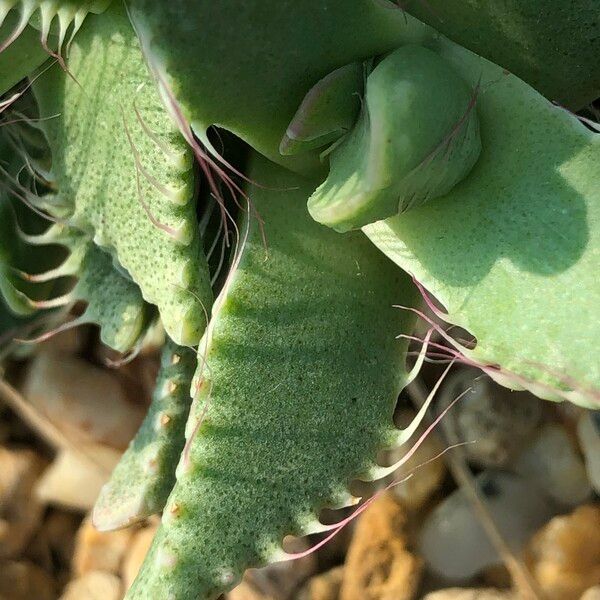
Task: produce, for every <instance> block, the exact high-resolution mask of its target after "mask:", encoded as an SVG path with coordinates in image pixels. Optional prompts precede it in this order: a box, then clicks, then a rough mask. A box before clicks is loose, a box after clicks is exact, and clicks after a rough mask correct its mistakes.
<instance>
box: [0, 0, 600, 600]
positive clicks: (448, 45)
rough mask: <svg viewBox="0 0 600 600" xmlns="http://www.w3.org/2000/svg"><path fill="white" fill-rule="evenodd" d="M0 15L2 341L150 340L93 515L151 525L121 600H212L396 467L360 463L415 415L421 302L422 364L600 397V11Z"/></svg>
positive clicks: (513, 6) (99, 2)
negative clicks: (147, 394)
mask: <svg viewBox="0 0 600 600" xmlns="http://www.w3.org/2000/svg"><path fill="white" fill-rule="evenodd" d="M415 16H416V17H418V18H419V19H421V20H417V18H415ZM0 20H1V21H2V27H1V29H2V43H1V46H0V49H1V50H2V52H1V53H0V84H2V86H3V87H2V92H3V93H4V96H3V99H2V105H1V108H2V118H3V121H2V128H1V129H0V153H1V157H2V163H1V165H0V172H1V175H2V179H1V181H2V189H1V194H2V195H1V197H0V232H1V233H0V277H1V279H0V291H1V295H2V297H3V302H4V304H3V305H2V308H1V311H0V326H1V327H2V331H1V332H0V335H2V336H3V340H4V343H5V344H8V341H9V340H11V339H12V338H13V337H15V336H16V335H17V334H18V333H21V337H23V332H24V331H26V332H27V335H29V336H30V337H31V341H35V339H43V338H44V337H47V336H49V335H51V334H52V333H53V332H55V331H57V330H60V329H63V328H66V327H73V326H76V325H78V324H80V323H85V322H91V323H96V324H97V325H98V326H99V327H100V331H101V338H102V340H103V342H104V343H105V344H107V345H108V346H110V347H112V348H113V349H115V350H117V351H120V352H122V353H125V354H126V353H130V352H135V349H136V348H137V347H139V345H140V344H142V343H143V338H144V335H145V333H146V332H147V331H148V328H149V327H150V326H152V325H153V324H154V323H155V322H156V321H157V320H160V322H161V323H162V326H164V329H165V330H166V332H167V334H168V337H169V341H168V342H167V343H166V345H165V348H164V351H163V358H162V366H161V372H160V374H159V376H158V380H157V384H156V391H155V394H154V398H153V403H152V406H151V408H150V410H149V412H148V415H147V418H146V420H145V421H144V423H143V425H142V427H141V429H140V432H139V434H138V435H137V437H136V438H135V439H134V440H133V441H132V442H131V445H130V447H129V449H128V450H127V452H126V453H125V455H124V456H123V459H122V461H121V463H120V464H119V465H118V466H117V468H116V470H115V472H114V474H113V476H112V478H111V480H110V481H109V483H108V484H107V485H106V486H105V488H104V490H103V492H102V494H101V496H100V498H99V499H98V502H97V505H96V508H95V511H94V522H95V524H96V526H97V527H99V528H100V529H113V528H119V527H123V526H126V525H128V524H131V523H134V522H136V521H139V520H141V519H144V518H146V517H147V516H149V515H151V514H155V513H159V512H161V511H162V524H161V527H160V530H159V532H158V534H157V536H156V539H155V541H154V544H153V546H152V549H151V551H150V553H149V555H148V557H147V558H146V561H145V564H144V566H143V568H142V570H141V572H140V574H139V576H138V578H137V580H136V582H135V583H134V585H133V587H132V588H131V589H130V590H129V593H128V597H129V598H174V599H187V598H190V599H191V598H203V599H208V598H215V597H217V596H218V595H219V594H220V593H221V592H222V591H225V590H227V589H229V588H230V587H232V586H233V585H235V583H236V582H237V581H238V580H239V579H240V577H241V575H242V573H243V571H244V569H246V568H248V567H250V566H258V565H263V564H266V563H268V562H271V561H275V560H280V559H283V558H286V557H287V558H290V556H289V555H286V554H285V552H284V551H283V549H282V540H283V537H284V536H285V535H288V534H291V535H304V534H307V533H311V532H316V531H327V530H328V531H330V532H331V533H332V534H335V532H336V531H337V529H336V527H335V526H333V527H332V526H325V525H322V524H321V523H320V522H319V520H318V515H319V511H320V509H322V508H324V507H343V506H347V505H349V504H351V503H352V502H353V501H354V498H353V497H352V495H351V494H350V492H349V484H350V482H351V481H352V480H355V479H363V480H375V479H378V478H381V477H383V476H384V475H386V474H389V473H391V472H393V470H394V468H395V465H392V466H391V467H389V468H384V467H381V466H379V465H378V464H377V456H378V453H379V452H380V451H381V450H382V449H384V448H386V447H394V446H398V445H400V444H403V443H406V442H407V441H408V440H409V438H410V437H411V436H412V434H413V433H414V431H415V429H416V427H417V425H418V423H419V420H420V418H421V417H422V414H423V411H424V410H425V408H426V406H425V407H424V408H423V410H422V411H421V413H420V415H419V417H417V419H416V420H415V422H414V423H413V424H412V425H411V426H410V427H409V428H408V429H406V430H403V431H400V430H397V429H396V428H395V427H394V424H393V422H392V412H393V409H394V405H395V402H396V399H397V396H398V393H399V391H400V390H401V389H402V388H403V386H405V385H406V384H407V382H408V380H409V379H410V377H412V376H414V373H415V371H416V370H417V369H418V366H419V361H417V366H416V367H415V369H414V370H413V371H412V372H411V374H408V373H407V371H406V364H405V363H406V354H407V343H408V342H407V340H408V338H410V337H411V334H412V332H413V328H414V325H415V319H416V315H417V314H420V310H419V307H420V306H421V304H422V303H423V302H426V303H427V304H429V306H430V308H431V309H432V310H433V312H434V313H436V316H437V321H436V322H435V323H434V322H432V324H431V326H432V330H437V332H438V335H439V336H443V337H444V338H445V345H444V346H443V347H442V346H440V345H439V344H438V343H437V342H430V336H429V334H428V335H427V336H426V338H425V339H424V340H422V342H423V350H422V353H421V355H420V358H421V359H422V358H423V356H425V354H426V353H427V352H429V351H431V352H433V353H434V354H435V355H436V356H438V357H439V355H440V354H444V355H445V356H446V357H447V358H449V359H451V360H458V361H462V362H465V363H468V364H471V365H477V366H479V367H481V369H483V370H484V371H485V372H486V373H488V374H489V375H491V376H492V377H494V378H495V379H496V380H498V381H499V382H501V383H503V384H505V385H507V386H509V387H511V388H518V389H523V388H524V389H528V390H530V391H532V392H533V393H535V394H537V395H539V396H541V397H543V398H546V399H549V400H568V401H571V402H574V403H577V404H580V405H584V406H597V404H598V402H599V401H600V360H599V357H598V352H597V350H596V344H597V340H598V339H599V336H600V329H599V326H598V319H597V310H598V307H599V306H600V280H599V278H598V268H599V264H600V185H599V175H600V138H599V137H597V135H596V134H595V133H594V132H593V131H592V130H591V128H590V127H586V125H585V124H583V123H582V122H581V121H580V120H579V119H578V118H577V117H576V116H574V114H573V113H572V112H571V111H576V110H579V109H581V108H582V107H584V106H585V105H586V104H587V103H589V102H591V101H593V100H594V99H595V98H597V97H598V96H599V95H600V62H599V61H598V56H600V6H599V4H598V2H597V0H576V1H574V2H571V3H564V2H560V1H559V0H534V1H531V2H526V3H522V2H519V1H518V0H509V1H506V2H502V3H494V2H484V1H482V0H475V1H469V2H467V1H464V0H451V1H450V0H428V2H422V1H420V0H414V1H412V2H406V3H403V5H402V6H398V5H396V4H394V3H392V2H388V1H387V0H302V1H298V0H296V1H292V0H277V1H270V0H251V1H248V0H245V1H241V0H220V1H218V2H215V1H210V0H170V1H169V2H159V1H157V0H127V1H126V2H125V5H123V4H122V2H121V1H120V0H112V2H110V1H109V0H54V1H50V0H0ZM446 36H447V37H446ZM474 52H477V54H475V53H474ZM15 86H16V87H15ZM551 101H555V102H554V103H553V102H551ZM242 147H243V148H247V149H248V151H247V153H244V152H243V151H242V152H241V151H240V148H242ZM243 148H242V149H243ZM231 153H234V154H236V156H241V158H239V160H238V159H237V158H236V159H231V160H229V158H228V157H229V156H231ZM246 154H247V156H246ZM233 165H235V166H233ZM432 298H435V299H437V302H436V301H435V300H433V299H432ZM213 299H214V301H213ZM82 304H83V305H84V306H85V309H84V310H83V311H82V310H79V311H78V312H75V313H73V311H72V310H71V309H72V308H73V307H74V306H75V305H77V306H80V305H82ZM440 306H441V307H443V308H438V307H440ZM73 314H76V315H78V316H76V317H75V318H74V320H70V321H66V319H67V315H73ZM421 314H422V313H421ZM440 321H441V322H446V323H451V324H456V325H459V326H461V327H462V328H464V329H466V330H467V331H468V332H469V333H470V334H472V335H473V336H474V339H475V341H476V343H475V345H466V344H464V343H461V342H460V341H458V340H456V339H454V338H452V337H450V335H449V334H448V333H447V332H446V331H445V330H444V329H442V328H441V326H440V325H439V322H440ZM192 348H194V349H195V350H196V352H194V351H193V350H192ZM194 372H195V375H194Z"/></svg>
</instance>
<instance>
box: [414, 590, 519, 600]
mask: <svg viewBox="0 0 600 600" xmlns="http://www.w3.org/2000/svg"><path fill="white" fill-rule="evenodd" d="M423 600H518V598H517V596H516V595H515V594H514V593H513V592H508V591H503V590H496V589H494V588H484V589H469V588H450V589H447V590H438V591H437V592H431V593H429V594H427V595H426V596H424V597H423Z"/></svg>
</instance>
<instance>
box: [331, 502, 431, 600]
mask: <svg viewBox="0 0 600 600" xmlns="http://www.w3.org/2000/svg"><path fill="white" fill-rule="evenodd" d="M405 526H406V514H405V510H404V509H403V507H402V506H401V504H399V502H398V501H397V500H396V499H395V498H394V497H393V495H392V494H390V493H386V494H384V495H383V496H381V497H380V498H379V499H377V500H376V501H375V502H374V503H373V504H372V505H371V506H370V507H369V508H368V509H367V510H366V511H365V512H364V514H363V515H362V516H361V517H360V520H359V522H358V525H357V526H356V531H355V533H354V537H353V539H352V542H351V544H350V548H349V551H348V556H347V558H346V565H345V571H344V579H343V582H342V587H341V592H340V600H411V599H412V598H414V597H415V595H416V592H417V589H418V586H419V583H420V579H421V573H422V570H423V562H422V560H421V559H420V558H417V557H416V556H414V555H413V554H412V553H411V552H410V551H409V550H408V548H407V545H408V543H407V539H406V534H405Z"/></svg>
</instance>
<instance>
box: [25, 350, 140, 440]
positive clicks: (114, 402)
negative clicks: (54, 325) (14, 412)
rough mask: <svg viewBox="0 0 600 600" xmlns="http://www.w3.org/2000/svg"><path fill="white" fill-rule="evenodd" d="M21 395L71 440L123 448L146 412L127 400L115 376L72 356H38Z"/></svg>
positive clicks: (45, 353)
mask: <svg viewBox="0 0 600 600" xmlns="http://www.w3.org/2000/svg"><path fill="white" fill-rule="evenodd" d="M23 395H24V396H25V397H26V398H27V400H28V401H29V402H30V403H31V404H32V406H33V407H34V408H35V409H36V410H38V411H39V412H40V413H41V414H42V415H43V416H44V417H45V418H47V419H48V420H49V421H51V422H52V423H53V424H54V425H55V426H56V427H57V428H58V429H60V430H61V431H62V432H63V433H64V434H65V435H66V436H67V437H68V438H69V439H71V440H76V441H77V443H78V444H79V443H81V442H82V441H86V442H96V443H100V444H105V445H107V446H111V447H113V448H117V449H120V450H123V449H125V448H126V447H127V444H128V443H129V441H130V440H131V438H132V437H133V436H134V434H135V432H136V431H137V429H138V427H139V425H140V423H141V421H142V419H143V418H144V410H143V408H142V407H141V406H138V405H136V404H134V403H132V402H130V401H129V400H128V398H127V395H126V393H125V390H124V389H123V386H122V385H121V383H120V382H119V380H118V378H117V377H116V376H115V374H114V373H110V372H108V371H107V370H104V369H100V368H98V367H96V366H94V365H92V364H91V363H89V362H87V361H85V360H82V359H80V358H76V357H73V356H69V355H65V354H60V353H55V352H48V351H46V352H41V353H40V354H39V355H38V356H37V357H36V358H35V359H34V360H33V361H32V363H31V365H30V367H29V370H28V372H27V377H26V379H25V383H24V385H23Z"/></svg>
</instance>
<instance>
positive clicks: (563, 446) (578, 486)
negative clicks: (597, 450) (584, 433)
mask: <svg viewBox="0 0 600 600" xmlns="http://www.w3.org/2000/svg"><path fill="white" fill-rule="evenodd" d="M514 469H515V471H516V472H517V473H520V474H521V475H523V476H524V477H526V478H527V479H529V481H531V482H532V483H535V484H537V485H538V486H539V488H540V489H541V490H543V492H544V493H545V494H546V495H547V496H548V497H550V498H552V499H553V500H554V501H555V502H557V503H558V504H559V505H561V506H564V507H569V508H573V507H575V506H577V505H579V504H581V503H582V502H585V501H586V500H587V499H588V498H589V497H590V495H591V494H592V489H591V487H590V484H589V482H588V479H587V474H586V470H585V466H584V464H583V461H582V459H581V456H580V455H579V452H578V451H577V448H576V447H575V445H574V442H573V440H572V438H571V436H569V435H568V434H567V432H566V431H565V430H564V429H563V428H562V427H561V426H560V425H555V424H549V425H546V426H545V427H542V429H540V431H539V432H538V434H537V435H536V437H535V438H534V439H533V440H532V441H531V443H530V444H529V445H528V446H527V447H526V448H525V450H524V451H523V452H522V453H521V454H520V455H519V457H518V458H517V460H516V462H515V465H514Z"/></svg>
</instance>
